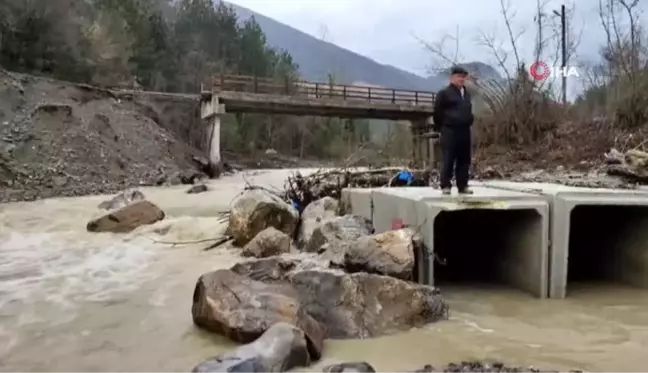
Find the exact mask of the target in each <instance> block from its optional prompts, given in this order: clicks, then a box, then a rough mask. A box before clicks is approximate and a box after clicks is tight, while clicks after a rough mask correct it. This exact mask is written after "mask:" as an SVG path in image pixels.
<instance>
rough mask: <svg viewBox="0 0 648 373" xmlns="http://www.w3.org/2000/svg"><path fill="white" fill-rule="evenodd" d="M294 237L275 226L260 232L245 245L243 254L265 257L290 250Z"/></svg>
mask: <svg viewBox="0 0 648 373" xmlns="http://www.w3.org/2000/svg"><path fill="white" fill-rule="evenodd" d="M291 245H292V239H291V238H290V237H289V236H288V235H287V234H285V233H284V232H281V231H280V230H278V229H276V228H274V227H268V228H266V229H264V230H262V231H261V232H259V233H258V234H257V235H256V236H254V238H253V239H252V241H250V242H248V243H247V244H245V246H244V247H243V256H253V257H256V258H265V257H269V256H273V255H279V254H283V253H288V252H290V246H291Z"/></svg>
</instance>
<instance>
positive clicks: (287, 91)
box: [284, 75, 290, 94]
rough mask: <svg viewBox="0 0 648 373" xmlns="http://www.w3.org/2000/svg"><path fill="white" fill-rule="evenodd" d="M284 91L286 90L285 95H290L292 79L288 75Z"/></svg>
mask: <svg viewBox="0 0 648 373" xmlns="http://www.w3.org/2000/svg"><path fill="white" fill-rule="evenodd" d="M284 89H285V94H289V93H290V78H289V77H288V75H286V77H285V79H284Z"/></svg>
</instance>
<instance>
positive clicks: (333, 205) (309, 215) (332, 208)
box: [297, 197, 339, 248]
mask: <svg viewBox="0 0 648 373" xmlns="http://www.w3.org/2000/svg"><path fill="white" fill-rule="evenodd" d="M338 208H339V203H338V201H337V200H336V199H335V198H332V197H324V198H321V199H318V200H316V201H313V202H311V203H309V204H308V206H306V208H305V209H304V211H303V212H302V215H301V224H300V226H299V232H298V234H297V246H298V247H300V248H301V247H304V246H306V244H307V243H308V241H309V240H310V238H311V236H312V235H313V231H314V230H315V228H317V227H318V226H319V225H320V224H321V223H322V221H323V220H326V219H328V218H333V217H335V216H337V211H338Z"/></svg>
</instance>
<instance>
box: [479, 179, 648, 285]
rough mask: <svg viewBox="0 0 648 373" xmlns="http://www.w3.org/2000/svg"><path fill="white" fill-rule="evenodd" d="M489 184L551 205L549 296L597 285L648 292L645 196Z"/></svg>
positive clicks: (647, 195)
mask: <svg viewBox="0 0 648 373" xmlns="http://www.w3.org/2000/svg"><path fill="white" fill-rule="evenodd" d="M485 185H486V186H487V187H490V188H497V189H498V190H515V191H525V192H528V193H535V194H537V195H541V196H543V197H545V198H546V199H547V201H549V203H550V208H551V224H550V242H551V245H550V249H549V297H551V298H565V297H566V295H567V294H568V293H569V292H570V291H576V290H577V289H578V288H580V287H582V286H583V285H586V286H587V287H589V288H591V286H592V285H594V284H597V283H610V282H614V283H622V284H626V285H631V286H638V287H644V288H648V193H646V192H645V191H633V190H623V189H593V188H580V187H569V186H563V185H556V184H549V183H514V182H506V181H492V182H487V183H486V184H485Z"/></svg>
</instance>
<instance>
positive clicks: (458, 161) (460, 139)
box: [441, 127, 471, 189]
mask: <svg viewBox="0 0 648 373" xmlns="http://www.w3.org/2000/svg"><path fill="white" fill-rule="evenodd" d="M441 150H442V151H443V166H442V168H441V188H450V187H451V186H452V175H453V172H454V176H455V178H456V180H457V188H459V189H463V188H466V187H468V172H469V170H470V158H471V138H470V128H460V129H454V128H448V127H443V128H441Z"/></svg>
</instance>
